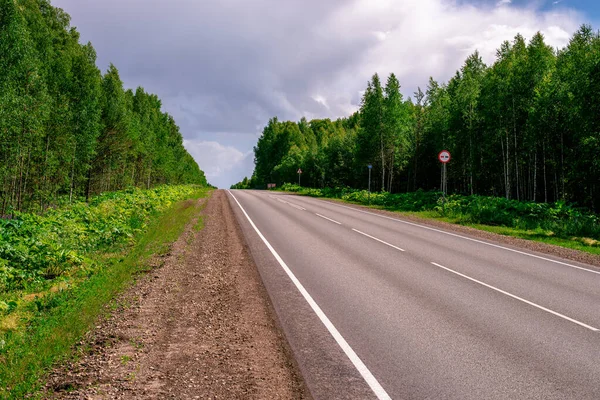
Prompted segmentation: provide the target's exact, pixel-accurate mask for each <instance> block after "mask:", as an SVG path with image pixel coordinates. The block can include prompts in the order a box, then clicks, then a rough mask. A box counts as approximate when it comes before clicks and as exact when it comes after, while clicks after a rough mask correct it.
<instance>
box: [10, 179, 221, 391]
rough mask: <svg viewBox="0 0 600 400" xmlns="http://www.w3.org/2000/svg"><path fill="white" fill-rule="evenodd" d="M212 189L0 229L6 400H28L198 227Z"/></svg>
mask: <svg viewBox="0 0 600 400" xmlns="http://www.w3.org/2000/svg"><path fill="white" fill-rule="evenodd" d="M209 190H210V189H208V188H204V187H201V186H194V185H184V186H160V187H157V188H154V189H150V190H142V189H129V190H125V191H121V192H112V193H105V194H102V195H99V196H96V197H94V198H92V199H91V201H90V202H89V203H86V202H76V203H74V204H72V205H67V206H64V207H58V208H55V209H50V210H48V211H47V212H46V213H45V214H43V215H37V214H29V213H21V212H15V213H14V214H13V215H12V216H11V218H10V219H0V398H22V397H23V396H25V395H26V394H27V393H31V392H32V391H34V390H35V389H36V387H37V386H38V385H39V384H40V382H39V379H40V377H41V376H42V375H43V374H44V372H46V371H47V370H48V369H49V368H50V367H51V366H52V365H53V364H54V363H55V362H57V361H59V360H60V359H62V358H64V357H67V356H68V355H69V353H70V350H71V348H72V346H73V345H74V344H75V343H76V342H77V341H78V340H79V338H81V336H82V335H83V334H84V333H85V332H86V331H87V330H89V329H90V328H91V327H92V326H93V323H94V321H96V320H97V318H98V317H99V316H100V315H102V314H103V313H105V312H108V311H109V310H108V309H107V308H106V307H105V306H106V304H108V303H109V302H110V300H111V299H113V298H114V296H115V295H116V294H118V293H119V292H120V291H121V290H123V289H124V288H126V287H127V286H128V285H129V284H130V283H131V282H132V279H133V278H134V277H135V275H136V274H138V273H140V272H142V271H145V270H148V269H149V268H150V267H149V265H148V260H149V258H150V257H151V256H153V255H161V254H164V253H166V252H167V251H168V248H169V245H170V243H172V242H173V241H175V240H176V239H177V238H178V237H179V236H180V234H181V233H182V232H183V229H184V228H185V226H186V225H187V224H188V223H194V224H196V226H198V227H200V226H201V225H198V224H199V223H198V222H197V220H199V219H200V218H199V216H198V214H199V212H200V209H199V207H198V202H197V201H195V200H194V199H198V198H199V197H204V196H206V195H208V193H209Z"/></svg>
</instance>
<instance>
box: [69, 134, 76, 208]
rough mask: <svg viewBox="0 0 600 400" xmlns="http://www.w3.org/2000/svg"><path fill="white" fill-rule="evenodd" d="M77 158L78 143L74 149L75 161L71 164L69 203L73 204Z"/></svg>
mask: <svg viewBox="0 0 600 400" xmlns="http://www.w3.org/2000/svg"><path fill="white" fill-rule="evenodd" d="M76 156H77V142H76V143H75V148H74V149H73V161H72V162H71V190H70V191H69V203H72V202H73V189H74V188H75V157H76Z"/></svg>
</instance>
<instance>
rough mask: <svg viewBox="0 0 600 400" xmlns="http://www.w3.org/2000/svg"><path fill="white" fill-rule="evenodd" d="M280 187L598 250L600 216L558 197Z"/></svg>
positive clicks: (516, 235)
mask: <svg viewBox="0 0 600 400" xmlns="http://www.w3.org/2000/svg"><path fill="white" fill-rule="evenodd" d="M280 190H282V191H287V192H294V193H298V194H302V195H307V196H312V197H325V198H331V199H339V200H343V201H346V202H350V203H354V204H361V205H370V206H372V207H376V208H381V209H386V210H390V211H399V212H403V213H410V214H411V215H415V216H419V217H422V218H433V219H438V220H443V221H446V222H452V223H457V224H461V225H466V226H471V227H474V228H477V229H481V230H486V231H489V232H495V233H499V234H503V235H507V236H514V237H520V238H523V239H530V240H537V241H541V242H546V243H550V244H554V245H559V246H563V247H568V248H573V249H576V250H582V251H586V252H588V253H592V254H599V255H600V217H599V216H598V215H596V214H593V213H591V212H589V210H587V209H581V208H576V207H574V206H573V205H571V204H567V203H565V202H562V201H558V202H556V203H535V202H533V201H517V200H507V199H506V198H502V197H489V196H477V195H473V196H464V195H459V194H453V195H450V196H448V197H445V198H444V196H443V195H442V193H441V192H435V191H431V192H425V191H416V192H410V193H396V194H392V193H388V192H381V193H369V192H368V191H366V190H357V189H349V188H324V189H314V188H305V187H301V186H298V185H296V184H284V185H283V186H282V187H281V188H280Z"/></svg>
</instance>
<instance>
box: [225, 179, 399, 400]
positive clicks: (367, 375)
mask: <svg viewBox="0 0 600 400" xmlns="http://www.w3.org/2000/svg"><path fill="white" fill-rule="evenodd" d="M227 192H228V193H229V194H230V195H231V197H233V199H234V200H235V202H236V203H237V205H238V206H239V207H240V210H242V213H243V214H244V215H245V216H246V218H247V219H248V222H250V225H251V226H252V228H254V230H255V231H256V233H257V234H258V236H259V237H260V238H261V240H262V241H263V242H264V244H265V245H266V246H267V248H268V249H269V251H270V252H271V254H273V257H275V259H276V260H277V262H278V263H279V265H280V266H281V268H283V270H284V271H285V273H286V274H287V276H288V277H289V278H290V280H291V281H292V282H293V283H294V285H295V286H296V288H297V289H298V291H299V292H300V293H301V294H302V296H303V297H304V299H305V300H306V302H307V303H308V304H309V305H310V307H311V308H312V310H313V311H314V312H315V314H316V315H317V316H318V317H319V319H320V320H321V322H322V323H323V325H325V327H326V328H327V330H328V331H329V333H330V334H331V336H333V338H334V339H335V341H336V342H337V344H338V345H339V346H340V347H341V348H342V350H343V351H344V353H345V354H346V357H348V359H350V361H351V362H352V364H353V365H354V367H355V368H356V370H357V371H358V372H359V373H360V375H361V376H362V377H363V379H364V380H365V382H367V384H368V385H369V387H370V388H371V390H372V391H373V393H374V394H375V396H376V397H377V398H378V399H379V400H391V397H390V396H389V395H388V394H387V392H386V391H385V389H384V388H383V387H382V386H381V384H380V383H379V381H378V380H377V378H375V376H373V374H372V373H371V371H369V369H368V368H367V366H366V365H365V364H364V363H363V362H362V360H361V359H360V357H358V355H357V354H356V353H355V352H354V350H353V349H352V347H350V345H349V344H348V342H346V339H344V337H343V336H342V334H341V333H340V332H339V331H338V330H337V328H336V327H335V325H333V323H332V322H331V321H330V320H329V318H328V317H327V315H325V313H324V312H323V310H322V309H321V307H319V305H318V304H317V302H316V301H315V300H314V299H313V298H312V296H311V295H310V293H308V291H307V290H306V289H305V288H304V286H303V285H302V283H300V281H299V280H298V278H296V276H295V275H294V273H293V272H292V270H291V269H290V268H289V267H288V266H287V264H286V263H285V261H283V259H282V258H281V257H280V256H279V254H278V253H277V252H276V251H275V249H274V248H273V246H271V243H269V242H268V241H267V239H266V238H265V237H264V236H263V234H262V233H261V231H259V230H258V228H257V227H256V225H255V224H254V221H252V219H250V216H248V213H247V212H246V210H244V207H242V205H241V204H240V202H239V201H238V199H237V198H236V197H235V196H234V195H233V193H231V192H230V191H229V190H228V191H227Z"/></svg>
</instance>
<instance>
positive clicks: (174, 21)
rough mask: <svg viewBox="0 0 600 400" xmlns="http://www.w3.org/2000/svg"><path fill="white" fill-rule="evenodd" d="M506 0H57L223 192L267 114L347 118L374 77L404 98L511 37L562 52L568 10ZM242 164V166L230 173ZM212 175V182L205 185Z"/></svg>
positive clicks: (573, 23) (573, 17)
mask: <svg viewBox="0 0 600 400" xmlns="http://www.w3.org/2000/svg"><path fill="white" fill-rule="evenodd" d="M540 3H541V2H539V1H537V0H532V3H531V4H530V5H525V6H517V5H515V4H514V3H511V2H510V1H507V0H500V1H498V2H496V1H494V0H491V1H490V4H487V5H485V4H483V5H474V4H470V3H468V2H467V3H465V2H463V1H457V0H403V1H395V0H328V1H323V0H290V1H279V0H255V1H252V2H249V1H247V0H221V1H209V0H127V1H123V0H104V1H102V2H98V1H92V0H54V1H53V4H54V5H56V6H59V7H63V8H64V9H65V10H66V11H67V12H69V13H70V14H71V15H72V17H73V21H72V22H73V25H75V26H78V29H79V31H80V32H81V36H82V39H83V40H91V41H92V43H93V44H94V46H95V47H96V50H97V52H98V56H99V59H98V63H99V65H100V67H101V68H102V69H106V67H107V66H108V63H109V62H111V61H112V62H114V63H115V65H117V67H118V68H119V70H120V72H121V76H122V79H123V80H124V82H125V84H126V85H127V86H129V87H135V86H137V85H142V86H144V88H145V89H146V90H148V91H150V92H152V93H157V94H158V95H159V97H160V98H161V99H162V100H163V108H164V109H165V110H166V111H168V112H169V113H171V114H172V115H173V116H174V117H175V119H176V121H177V122H178V124H179V125H180V127H181V131H182V133H183V135H184V137H185V139H186V141H185V143H186V146H187V148H188V150H189V151H190V152H191V153H192V154H194V156H195V157H196V159H197V160H198V162H199V163H200V166H201V168H202V169H204V170H205V171H206V173H207V175H208V176H209V179H212V181H214V182H223V183H222V185H223V186H229V184H231V183H234V182H237V181H238V180H240V179H241V178H243V176H244V175H250V174H251V173H252V168H253V164H252V162H251V159H252V157H250V156H247V154H250V152H251V151H252V147H253V145H255V144H256V140H257V138H258V136H259V135H260V132H261V130H262V128H263V127H264V126H265V125H266V124H267V122H268V119H269V118H271V117H274V116H278V117H279V118H280V119H292V120H297V119H299V118H301V117H302V116H306V117H307V118H309V119H310V118H336V117H340V116H347V115H349V114H350V113H352V112H354V111H355V110H356V109H357V108H358V106H359V103H360V98H361V91H362V90H364V88H365V87H366V83H367V80H369V78H370V77H371V75H372V74H373V73H374V72H379V73H380V75H381V76H382V78H383V79H385V77H386V76H387V75H388V74H389V73H391V72H394V73H395V74H396V75H397V76H398V78H399V80H400V82H401V84H402V91H403V93H404V94H405V95H406V96H408V95H411V94H412V93H413V92H414V91H415V90H416V88H417V86H421V87H423V86H424V85H426V84H427V81H428V79H429V77H430V76H433V77H434V78H435V79H437V80H438V81H446V80H447V79H449V78H450V77H451V76H452V75H453V73H454V72H455V71H456V70H457V69H458V68H460V66H461V64H462V63H463V62H464V60H465V58H466V57H467V56H468V55H469V54H471V53H472V52H473V51H475V50H479V52H480V53H481V55H482V57H483V58H484V61H485V62H486V63H488V64H490V63H492V62H493V60H494V57H495V52H496V49H497V48H498V47H499V46H500V44H501V42H502V41H504V40H511V39H512V38H513V37H514V36H515V35H516V34H517V33H521V34H523V35H524V36H525V37H526V38H530V37H531V36H533V34H534V33H535V32H537V31H538V30H539V31H541V32H542V33H543V34H544V35H545V37H546V41H547V42H548V43H549V44H550V45H552V46H555V47H560V46H564V45H565V44H566V43H567V42H568V39H569V37H570V36H571V35H572V33H573V32H574V31H575V30H576V29H577V28H578V26H579V25H580V24H581V23H582V22H583V20H584V17H583V15H582V14H580V13H578V12H576V11H573V10H570V9H568V8H561V9H558V8H556V7H554V9H553V10H550V11H544V10H542V9H540V8H539V7H538V6H539V4H540ZM238 167H239V168H242V167H243V168H247V169H248V170H247V171H245V173H244V174H242V175H241V177H239V175H240V174H241V171H238V170H237V168H238ZM211 177H212V178H211Z"/></svg>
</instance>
